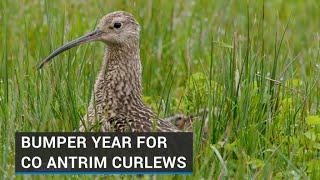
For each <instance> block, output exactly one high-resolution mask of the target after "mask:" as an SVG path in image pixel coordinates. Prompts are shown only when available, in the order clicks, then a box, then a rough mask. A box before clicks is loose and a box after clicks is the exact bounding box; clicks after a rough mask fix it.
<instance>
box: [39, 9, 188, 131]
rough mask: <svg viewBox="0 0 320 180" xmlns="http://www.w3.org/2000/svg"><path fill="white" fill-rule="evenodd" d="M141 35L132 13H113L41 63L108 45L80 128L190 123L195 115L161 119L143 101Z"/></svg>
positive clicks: (146, 128) (147, 127)
mask: <svg viewBox="0 0 320 180" xmlns="http://www.w3.org/2000/svg"><path fill="white" fill-rule="evenodd" d="M139 34H140V26H139V24H138V22H137V21H136V20H135V18H134V17H133V15H132V14H130V13H127V12H123V11H116V12H112V13H109V14H107V15H105V16H104V17H103V18H102V19H101V20H100V22H99V24H98V25H97V27H96V30H94V31H93V32H91V33H89V34H87V35H85V36H82V37H80V38H78V39H76V40H73V41H71V42H69V43H66V44H65V45H63V46H62V47H60V48H58V49H57V50H55V51H54V52H53V53H52V54H50V55H49V56H48V57H47V58H45V59H44V60H43V61H42V62H41V63H40V65H39V66H38V68H39V69H40V68H42V67H43V66H44V65H45V64H46V63H47V62H49V61H51V60H52V59H53V58H54V57H55V56H57V55H58V54H60V53H62V52H64V51H66V50H68V49H70V48H73V47H76V46H78V45H80V44H83V43H87V42H91V41H101V42H103V43H104V44H105V45H106V52H105V56H104V59H103V62H102V67H101V70H100V72H99V74H98V77H97V80H96V82H95V85H94V90H93V93H92V96H91V100H90V104H89V107H88V112H87V114H86V115H85V116H84V118H83V119H82V120H81V122H80V129H79V130H80V131H93V130H100V131H117V132H124V131H131V132H151V131H160V132H168V131H171V132H172V131H173V132H176V131H181V129H183V128H184V127H185V125H186V124H188V125H190V119H191V118H189V117H187V116H184V115H176V116H173V117H169V118H167V119H165V120H163V119H160V118H158V117H157V115H156V114H155V113H154V112H153V111H152V110H151V109H150V108H149V107H148V106H146V105H145V104H144V103H143V101H142V87H141V62H140V49H139ZM172 121H173V122H175V123H172ZM182 121H183V123H181V122H182ZM177 123H178V125H177ZM181 124H183V126H181Z"/></svg>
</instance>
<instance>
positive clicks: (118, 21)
mask: <svg viewBox="0 0 320 180" xmlns="http://www.w3.org/2000/svg"><path fill="white" fill-rule="evenodd" d="M139 33H140V26H139V24H138V22H137V21H136V20H135V19H134V17H133V15H132V14H130V13H128V12H124V11H116V12H112V13H109V14H107V15H105V16H104V17H103V18H102V19H101V20H100V22H99V24H98V25H97V27H96V30H94V31H93V32H91V33H88V34H87V35H84V36H82V37H80V38H78V39H75V40H73V41H71V42H68V43H66V44H65V45H63V46H62V47H60V48H58V49H56V50H55V51H54V52H52V53H51V54H50V55H49V56H48V57H47V58H45V59H44V60H43V61H42V62H41V63H40V64H39V66H38V69H40V68H42V67H43V66H44V65H45V64H46V63H48V62H49V61H51V60H52V59H53V58H54V57H55V56H57V55H59V54H60V53H62V52H64V51H66V50H68V49H71V48H73V47H76V46H78V45H80V44H84V43H88V42H92V41H102V42H104V43H106V44H107V45H123V44H129V45H130V44H131V43H137V42H138V41H139Z"/></svg>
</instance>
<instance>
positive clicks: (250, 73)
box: [0, 0, 320, 179]
mask: <svg viewBox="0 0 320 180" xmlns="http://www.w3.org/2000/svg"><path fill="white" fill-rule="evenodd" d="M116 10H124V11H128V12H131V13H132V14H134V16H135V17H136V19H137V20H138V22H139V23H140V25H141V26H142V28H141V43H140V47H141V60H142V64H143V87H144V100H145V102H146V103H148V104H149V105H150V106H151V107H152V108H153V109H154V110H155V112H157V113H159V115H160V116H161V117H165V116H168V115H171V114H175V113H177V112H182V113H186V114H194V113H197V112H199V111H200V110H201V109H204V108H206V109H208V111H209V114H208V117H200V118H199V120H198V121H197V122H196V124H195V126H194V168H193V171H194V172H193V175H190V176H178V175H176V176H169V175H167V176H165V175H161V176H149V175H148V176H143V177H137V176H110V177H108V178H114V179H153V178H155V179H168V178H169V179H217V178H222V179H223V178H234V179H242V178H243V179H256V178H257V179H262V178H265V179H271V178H280V179H282V178H290V179H291V178H310V179H318V178H320V113H319V106H320V92H319V91H318V90H319V87H320V82H319V73H320V66H319V63H320V32H319V27H320V14H319V12H320V1H317V0H308V1H303V0H273V1H263V0H257V1H254V0H248V1H237V0H230V1H224V0H216V1H211V0H200V1H182V0H178V1H148V0H145V1H124V0H122V1H121V0H114V1H84V0H70V1H26V0H24V1H16V0H12V1H11V0H2V1H1V2H0V42H1V43H0V175H1V177H2V178H3V179H7V178H18V179H22V178H27V179H34V178H37V179H45V178H48V177H49V176H28V175H25V176H22V175H19V176H16V175H15V173H14V132H16V131H74V130H77V128H78V126H79V119H80V118H81V117H82V116H83V115H84V114H85V112H86V108H87V106H88V102H89V98H90V94H91V91H92V88H93V85H94V82H95V78H96V76H97V72H98V70H99V67H100V64H101V60H102V58H103V52H104V45H103V44H102V43H91V44H89V45H84V46H81V47H79V48H75V49H72V50H71V51H68V52H66V53H64V54H63V55H60V56H59V57H57V58H56V59H55V60H54V62H53V63H51V64H50V65H49V66H47V67H46V68H45V69H44V70H42V71H37V70H36V69H35V67H36V65H37V63H39V62H40V61H41V60H42V59H43V58H44V57H46V56H47V55H48V54H49V53H50V52H51V51H52V50H54V49H55V48H57V47H59V46H60V45H62V44H63V43H65V42H67V41H70V40H72V39H74V38H76V37H79V36H81V35H83V34H85V33H87V32H90V31H91V30H93V29H94V28H95V24H96V22H97V21H98V20H99V18H101V17H102V16H103V15H105V14H107V13H109V12H112V11H116ZM50 177H51V178H54V179H60V178H64V179H68V178H84V179H86V178H88V179H89V178H93V177H94V178H98V179H99V178H105V176H83V175H72V176H50Z"/></svg>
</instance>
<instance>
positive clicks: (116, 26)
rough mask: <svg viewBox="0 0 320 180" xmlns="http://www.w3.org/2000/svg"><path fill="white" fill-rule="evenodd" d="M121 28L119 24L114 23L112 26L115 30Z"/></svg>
mask: <svg viewBox="0 0 320 180" xmlns="http://www.w3.org/2000/svg"><path fill="white" fill-rule="evenodd" d="M121 26H122V24H121V23H120V22H116V23H114V24H113V27H114V28H116V29H119V28H120V27H121Z"/></svg>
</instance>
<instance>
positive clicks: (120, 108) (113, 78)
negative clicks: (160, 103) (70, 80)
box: [95, 44, 144, 113]
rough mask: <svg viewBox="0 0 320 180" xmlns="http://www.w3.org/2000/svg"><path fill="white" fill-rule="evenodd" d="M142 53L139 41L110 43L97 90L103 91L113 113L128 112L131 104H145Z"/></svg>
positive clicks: (135, 105)
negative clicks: (127, 43) (132, 43)
mask: <svg viewBox="0 0 320 180" xmlns="http://www.w3.org/2000/svg"><path fill="white" fill-rule="evenodd" d="M139 53H140V52H139V45H138V44H137V45H113V46H107V49H106V54H105V58H104V62H103V68H102V70H101V71H100V74H99V79H98V81H97V83H96V87H95V91H104V97H103V101H105V103H106V106H107V107H106V108H107V109H108V110H110V113H121V112H128V109H130V108H131V107H137V106H144V105H143V103H142V98H141V96H142V87H141V62H140V55H139ZM95 94H99V93H97V92H96V93H95ZM96 98H97V97H96ZM98 98H99V97H98ZM100 98H101V97H100Z"/></svg>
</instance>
